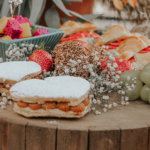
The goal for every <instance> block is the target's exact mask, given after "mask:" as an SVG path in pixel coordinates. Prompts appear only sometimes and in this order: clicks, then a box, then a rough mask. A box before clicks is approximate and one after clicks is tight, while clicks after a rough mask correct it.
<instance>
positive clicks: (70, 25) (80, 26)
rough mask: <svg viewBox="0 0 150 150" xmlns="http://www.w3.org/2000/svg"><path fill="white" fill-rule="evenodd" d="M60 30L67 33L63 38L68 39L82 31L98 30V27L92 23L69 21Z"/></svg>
mask: <svg viewBox="0 0 150 150" xmlns="http://www.w3.org/2000/svg"><path fill="white" fill-rule="evenodd" d="M59 29H60V30H63V31H65V33H64V35H63V37H66V36H68V35H71V34H73V33H77V32H80V31H94V30H97V29H98V27H97V26H96V25H94V24H92V23H80V22H75V21H70V20H69V21H67V22H65V23H64V24H62V25H61V27H60V28H59Z"/></svg>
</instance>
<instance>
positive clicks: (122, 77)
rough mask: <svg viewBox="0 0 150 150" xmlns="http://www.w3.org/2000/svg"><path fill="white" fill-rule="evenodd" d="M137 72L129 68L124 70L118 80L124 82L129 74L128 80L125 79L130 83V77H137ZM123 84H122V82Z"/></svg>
mask: <svg viewBox="0 0 150 150" xmlns="http://www.w3.org/2000/svg"><path fill="white" fill-rule="evenodd" d="M139 75H140V74H139V72H137V71H134V70H129V71H125V72H123V73H121V74H120V79H119V81H123V82H125V81H126V80H127V76H130V80H129V81H126V82H127V83H128V84H131V83H132V79H133V78H134V77H137V79H138V78H139ZM123 85H124V84H123Z"/></svg>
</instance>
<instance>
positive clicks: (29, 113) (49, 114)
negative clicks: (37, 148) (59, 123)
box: [14, 103, 91, 118]
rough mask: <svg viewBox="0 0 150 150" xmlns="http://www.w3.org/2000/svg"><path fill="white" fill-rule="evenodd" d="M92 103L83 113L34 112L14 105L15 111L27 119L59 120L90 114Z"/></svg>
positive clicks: (50, 110) (42, 110)
mask: <svg viewBox="0 0 150 150" xmlns="http://www.w3.org/2000/svg"><path fill="white" fill-rule="evenodd" d="M90 106H91V103H89V105H88V106H86V107H85V110H84V111H83V112H78V113H75V112H73V111H68V112H63V111H61V110H59V109H49V110H44V109H40V110H32V109H30V108H29V107H27V108H20V107H18V106H17V103H15V104H14V111H15V112H16V113H18V114H20V115H23V116H25V117H58V118H81V117H83V116H84V115H85V114H86V113H88V112H89V109H90Z"/></svg>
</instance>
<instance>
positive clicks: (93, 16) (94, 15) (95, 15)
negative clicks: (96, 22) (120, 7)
mask: <svg viewBox="0 0 150 150" xmlns="http://www.w3.org/2000/svg"><path fill="white" fill-rule="evenodd" d="M82 16H83V17H84V18H86V19H88V20H93V19H96V18H98V17H100V16H103V14H87V15H82ZM74 21H76V22H81V23H84V22H86V20H85V19H82V18H79V17H78V18H77V19H75V20H74Z"/></svg>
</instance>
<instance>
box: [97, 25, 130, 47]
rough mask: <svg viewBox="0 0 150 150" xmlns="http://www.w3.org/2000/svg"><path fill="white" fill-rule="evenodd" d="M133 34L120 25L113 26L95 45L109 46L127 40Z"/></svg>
mask: <svg viewBox="0 0 150 150" xmlns="http://www.w3.org/2000/svg"><path fill="white" fill-rule="evenodd" d="M130 36H132V34H131V33H130V32H129V31H128V30H126V29H125V28H123V27H122V26H120V25H114V26H111V27H110V28H108V29H107V30H106V32H105V33H104V34H103V35H102V36H101V37H100V38H99V39H98V40H97V42H96V43H95V45H99V46H101V45H102V44H109V43H112V42H115V41H118V40H122V39H126V38H127V37H130Z"/></svg>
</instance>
